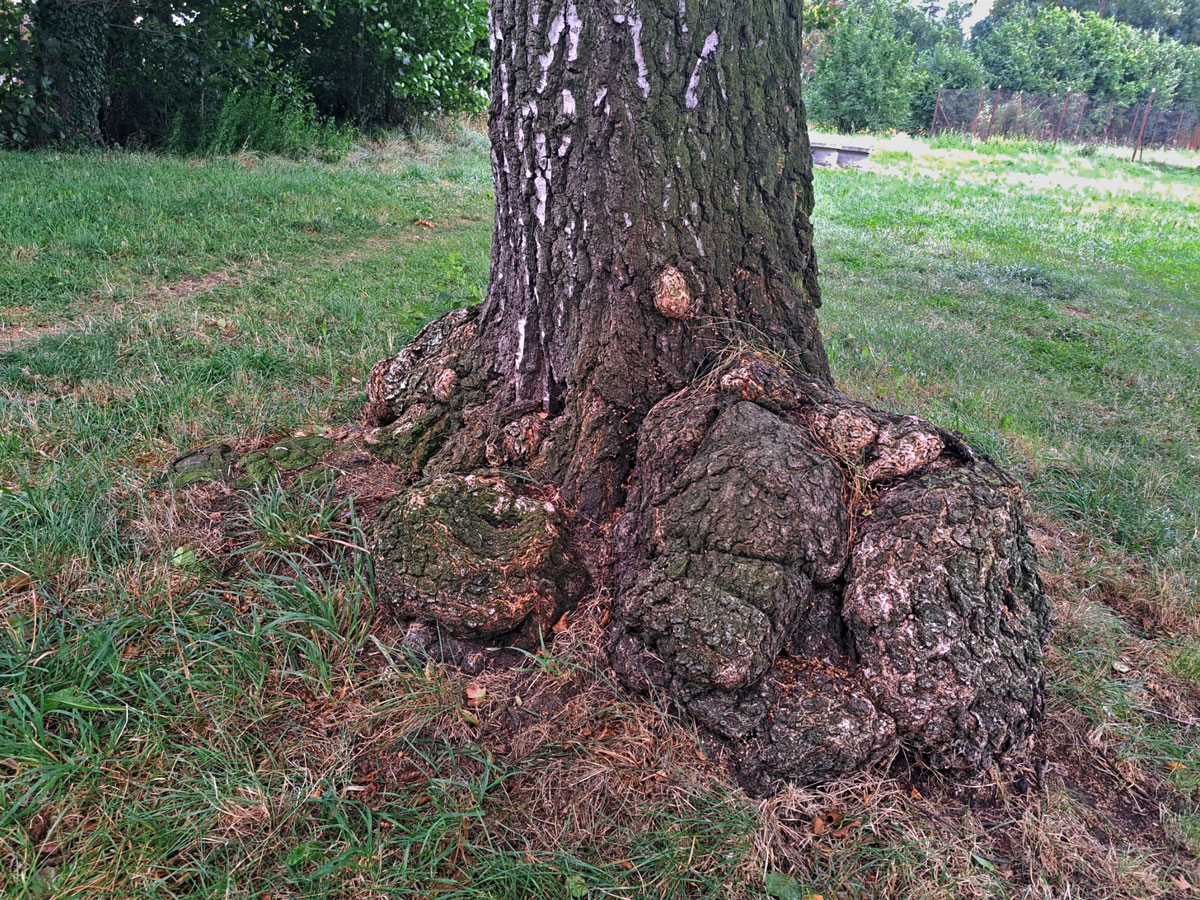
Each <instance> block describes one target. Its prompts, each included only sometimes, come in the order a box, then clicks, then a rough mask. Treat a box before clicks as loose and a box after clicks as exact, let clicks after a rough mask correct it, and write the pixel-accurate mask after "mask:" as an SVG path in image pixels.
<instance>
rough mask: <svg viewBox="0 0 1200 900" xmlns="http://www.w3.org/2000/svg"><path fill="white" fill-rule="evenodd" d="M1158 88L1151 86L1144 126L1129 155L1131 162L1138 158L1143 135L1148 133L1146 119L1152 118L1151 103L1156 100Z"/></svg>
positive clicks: (1143, 117) (1143, 121) (1139, 131)
mask: <svg viewBox="0 0 1200 900" xmlns="http://www.w3.org/2000/svg"><path fill="white" fill-rule="evenodd" d="M1156 90H1158V88H1151V89H1150V96H1149V97H1148V98H1146V112H1145V114H1144V115H1143V116H1142V127H1141V128H1140V129H1139V130H1138V136H1137V143H1136V144H1134V145H1133V156H1131V157H1129V160H1130V162H1132V161H1133V160H1135V159H1137V155H1138V151H1139V150H1141V149H1142V135H1144V134H1145V133H1146V120H1147V119H1149V118H1150V104H1151V103H1153V102H1154V92H1155V91H1156ZM1135 118H1136V117H1135Z"/></svg>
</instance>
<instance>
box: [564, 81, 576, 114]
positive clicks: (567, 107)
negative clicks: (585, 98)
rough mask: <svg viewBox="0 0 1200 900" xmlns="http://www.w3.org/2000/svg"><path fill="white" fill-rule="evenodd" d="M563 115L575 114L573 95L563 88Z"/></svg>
mask: <svg viewBox="0 0 1200 900" xmlns="http://www.w3.org/2000/svg"><path fill="white" fill-rule="evenodd" d="M563 115H564V116H573V115H575V95H574V94H572V93H571V92H570V91H568V90H566V89H565V88H564V89H563Z"/></svg>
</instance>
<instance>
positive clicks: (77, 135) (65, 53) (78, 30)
mask: <svg viewBox="0 0 1200 900" xmlns="http://www.w3.org/2000/svg"><path fill="white" fill-rule="evenodd" d="M30 16H31V18H32V23H33V35H34V40H35V41H36V46H37V54H38V69H39V75H40V76H41V77H43V78H48V79H49V81H50V90H51V95H52V97H53V100H54V107H55V112H56V113H57V115H58V117H59V119H60V120H61V122H62V125H63V128H64V129H65V131H66V135H67V137H69V138H71V139H73V140H79V141H82V142H83V143H85V144H88V145H89V146H97V145H98V144H99V143H100V104H101V101H102V99H103V96H104V65H105V59H106V56H107V54H108V3H107V0H39V2H37V3H34V4H32V6H31V11H30Z"/></svg>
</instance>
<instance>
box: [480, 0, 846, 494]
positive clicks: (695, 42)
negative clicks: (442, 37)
mask: <svg viewBox="0 0 1200 900" xmlns="http://www.w3.org/2000/svg"><path fill="white" fill-rule="evenodd" d="M491 25H492V27H491V35H492V41H491V43H492V57H493V65H492V110H491V117H490V131H491V138H492V168H493V172H494V176H495V183H496V228H495V238H494V241H493V250H492V273H491V283H490V286H489V290H488V296H487V302H486V303H485V304H484V307H483V312H482V316H481V319H482V329H483V336H482V338H483V342H484V344H485V346H486V347H487V348H488V350H489V351H490V352H494V353H495V358H494V360H493V362H492V365H493V368H494V373H495V375H496V376H497V377H496V379H495V386H496V390H497V391H498V392H499V396H496V397H494V398H493V403H495V404H497V405H502V406H508V407H512V408H514V409H520V410H522V411H523V412H526V413H527V412H529V411H536V412H538V413H541V414H544V415H546V416H547V421H548V422H549V424H548V426H547V427H546V429H545V431H546V435H545V439H546V452H545V453H544V454H542V459H541V460H540V461H539V462H540V465H539V466H538V468H539V473H540V474H541V475H542V476H544V477H547V478H549V479H550V480H553V481H555V482H556V483H557V484H558V485H559V487H560V489H561V490H562V491H563V493H564V494H565V496H566V497H567V499H568V500H569V501H571V502H573V503H575V504H576V506H577V508H578V509H579V510H580V511H581V512H583V513H584V514H586V515H589V516H592V517H597V518H599V517H602V516H604V515H605V514H607V513H610V512H612V511H613V510H615V509H617V508H619V507H620V505H621V503H622V501H623V497H624V491H623V485H624V483H625V480H626V478H627V477H628V475H629V471H630V466H631V463H632V459H633V452H634V447H635V440H634V436H635V434H636V432H637V428H638V426H639V425H640V423H641V420H642V419H643V417H644V416H645V414H646V412H647V411H648V410H649V409H650V407H651V406H653V405H654V404H655V403H656V402H657V401H659V400H660V399H662V398H663V397H665V396H666V395H668V394H670V393H672V392H674V391H676V390H679V389H680V388H682V387H683V386H684V385H686V384H688V383H689V382H691V381H692V380H693V379H694V378H695V377H696V375H697V373H698V372H700V371H702V370H703V369H704V368H705V367H706V366H711V364H712V361H713V359H714V358H715V357H716V356H717V354H718V353H719V352H720V350H721V349H722V348H723V347H724V346H726V345H728V344H729V343H730V342H731V341H734V340H739V339H740V340H745V341H750V342H753V343H756V344H761V345H764V346H766V347H769V348H771V349H772V350H774V351H776V352H778V353H781V354H784V355H786V356H788V357H789V358H790V359H792V360H793V361H794V362H795V364H796V365H798V366H800V367H801V368H802V370H803V371H805V372H807V373H809V374H811V375H813V376H815V377H817V378H820V379H823V380H828V379H829V368H828V364H827V363H826V360H825V351H824V348H823V346H822V343H821V338H820V335H819V332H818V329H817V317H816V312H815V310H816V307H817V305H818V304H819V296H820V295H819V292H818V289H817V280H816V260H815V257H814V255H813V250H812V227H811V225H810V223H809V214H810V213H811V211H812V203H813V197H812V177H811V167H812V158H811V153H810V151H809V147H808V135H807V131H806V129H805V128H804V107H803V103H802V101H801V98H800V72H799V67H798V66H797V65H796V64H795V60H794V58H795V53H796V48H797V47H799V46H800V4H799V3H798V2H794V3H785V2H782V0H756V2H748V3H740V4H739V3H732V2H726V3H695V2H693V3H691V4H687V3H679V2H677V0H669V2H665V0H662V2H649V0H639V2H637V3H628V2H626V3H611V2H586V0H576V2H563V0H528V2H519V0H498V2H496V3H494V4H493V8H492V23H491Z"/></svg>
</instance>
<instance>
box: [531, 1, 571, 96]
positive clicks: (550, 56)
mask: <svg viewBox="0 0 1200 900" xmlns="http://www.w3.org/2000/svg"><path fill="white" fill-rule="evenodd" d="M534 24H535V25H536V24H537V22H536V21H535V22H534ZM565 24H566V22H565V20H564V19H563V14H562V13H561V12H560V13H559V14H558V15H556V16H555V17H554V18H553V19H551V20H550V48H549V49H548V50H547V51H546V52H545V53H543V54H542V55H541V56H539V57H538V65H539V66H540V67H541V69H542V76H541V78H540V79H538V93H539V94H540V93H541V92H542V91H544V90H545V89H546V85H547V84H548V83H549V82H550V67H551V66H552V65H554V48H555V47H557V46H558V42H559V41H560V40H561V39H562V33H563V27H564V26H565Z"/></svg>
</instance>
